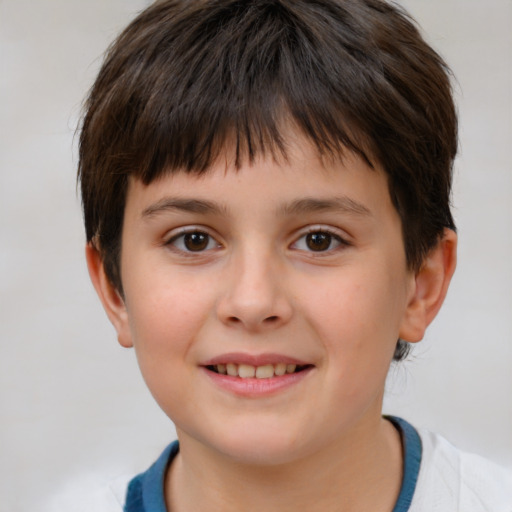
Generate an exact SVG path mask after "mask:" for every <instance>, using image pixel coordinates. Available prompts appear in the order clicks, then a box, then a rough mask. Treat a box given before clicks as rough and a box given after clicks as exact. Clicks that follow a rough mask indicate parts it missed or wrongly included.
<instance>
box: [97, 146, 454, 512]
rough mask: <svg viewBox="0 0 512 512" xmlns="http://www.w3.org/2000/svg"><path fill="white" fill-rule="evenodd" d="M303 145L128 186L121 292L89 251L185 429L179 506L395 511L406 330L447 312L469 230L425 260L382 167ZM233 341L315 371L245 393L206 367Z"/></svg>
mask: <svg viewBox="0 0 512 512" xmlns="http://www.w3.org/2000/svg"><path fill="white" fill-rule="evenodd" d="M289 139H290V144H289V146H290V151H289V155H288V159H287V160H286V161H284V160H283V161H275V160H273V159H271V158H263V157H262V158H260V159H258V160H257V161H256V162H255V163H254V164H253V165H252V166H251V165H244V166H242V168H241V169H240V170H238V171H235V170H234V169H233V168H232V165H231V164H230V163H229V162H226V161H219V162H217V164H215V165H214V166H213V167H212V168H211V169H210V170H209V172H208V173H206V174H205V175H203V176H201V177H198V176H195V175H190V174H188V175H187V174H185V173H183V172H176V173H174V174H172V175H171V174H170V175H167V176H164V177H163V178H161V179H159V180H157V181H155V182H153V183H151V184H150V185H148V186H144V185H143V184H142V183H140V182H138V181H134V180H132V181H131V183H130V186H129V190H128V195H127V202H126V210H125V219H124V227H123V233H122V256H121V275H122V281H123V289H124V296H123V297H121V296H120V295H119V293H118V292H117V291H116V290H115V289H114V288H113V287H112V285H111V284H110V283H109V281H108V279H107V278H106V276H105V273H104V271H103V266H102V262H101V257H100V256H99V254H98V252H97V251H96V250H95V249H94V248H93V247H92V246H88V248H87V258H88V264H89V270H90V274H91V278H92V280H93V283H94V284H95V287H96V289H97V291H98V293H99V296H100V298H101V300H102V302H103V304H104V306H105V309H106V311H107V314H108V316H109V318H110V320H111V321H112V323H113V324H114V326H115V328H116V330H117V333H118V339H119V342H120V343H121V345H123V346H125V347H131V346H133V347H135V350H136V354H137V358H138V361H139V365H140V368H141V371H142V374H143V376H144V378H145V380H146V383H147V385H148V387H149V389H150V390H151V392H152V394H153V396H154V397H155V399H156V400H157V402H158V403H159V405H160V406H161V408H162V409H163V410H164V411H165V413H166V414H167V415H168V416H169V417H170V418H171V419H172V420H173V421H174V423H175V425H176V429H177V432H178V437H179V440H180V454H179V455H178V457H177V459H176V461H175V463H173V465H172V467H171V469H170V470H169V472H168V475H167V479H166V499H167V505H168V508H169V510H172V511H174V512H176V511H185V510H187V511H191V510H206V509H208V510H210V511H212V510H213V511H216V510H219V511H224V512H226V511H230V510H241V509H243V510H247V511H252V510H254V511H256V510H258V511H259V510H261V509H262V508H263V507H264V508H265V510H270V511H272V510H279V511H280V512H283V511H287V510H294V511H296V510H313V511H316V510H319V511H320V510H322V511H323V512H325V511H330V510H332V511H334V510H336V511H338V512H339V511H351V510H374V511H380V510H382V511H390V510H392V508H393V505H394V503H395V500H396V498H397V495H398V492H399V488H400V483H401V477H402V461H401V458H402V453H401V445H400V440H399V436H398V434H397V432H396V431H395V430H394V428H393V427H392V426H391V425H390V423H388V422H387V421H386V420H384V419H382V417H381V409H382V399H383V390H384V383H385V379H386V374H387V372H388V369H389V365H390V362H391V359H392V356H393V351H394V347H395V344H396V340H397V339H398V337H401V338H403V339H405V340H407V341H411V342H416V341H419V340H421V338H422V337H423V334H424V331H425V329H426V327H427V325H428V324H429V323H430V322H431V320H432V319H433V318H434V316H435V315H436V313H437V311H438V310H439V308H440V306H441V304H442V302H443V299H444V296H445V294H446V291H447V287H448V283H449V281H450V278H451V275H452V274H453V270H454V268H455V247H456V237H455V234H454V233H453V232H451V231H449V230H446V231H445V233H444V236H443V237H442V239H441V240H440V242H439V244H438V246H437V247H436V248H435V249H434V250H433V251H432V252H431V253H430V255H429V256H428V257H427V259H426V260H425V262H424V265H423V267H422V269H421V270H420V271H419V272H417V273H413V272H411V271H410V270H409V269H408V267H407V265H406V259H405V252H404V244H403V240H402V230H401V221H400V218H399V216H398V214H397V212H396V210H395V209H394V207H393V205H392V203H391V200H390V196H389V192H388V186H387V180H386V176H385V173H384V172H383V171H382V170H381V169H379V168H378V167H377V169H371V168H369V167H368V166H367V164H366V163H365V162H363V161H362V160H361V159H360V158H359V157H357V156H355V155H353V154H350V153H347V155H346V156H345V158H344V159H343V161H340V160H336V161H325V160H324V161H322V160H320V159H319V157H318V155H317V153H316V152H315V150H314V149H313V148H312V147H311V146H310V145H309V144H308V143H307V142H306V141H304V140H302V139H300V137H295V138H294V137H293V136H290V138H289ZM184 232H185V233H188V236H186V235H184ZM190 233H195V236H196V239H197V237H198V236H199V237H200V241H201V243H199V244H195V245H194V243H191V240H192V239H191V237H190ZM201 233H202V234H201ZM311 233H314V234H315V235H314V236H316V238H317V240H320V242H321V243H320V245H314V244H313V243H312V239H311V236H309V237H308V234H311ZM201 237H202V238H201ZM192 242H193V240H192ZM191 248H192V249H193V250H191ZM319 248H320V250H318V249H319ZM233 353H236V354H242V355H241V356H240V357H241V358H242V357H246V356H247V357H251V356H261V355H262V354H272V355H273V356H272V357H274V358H276V357H277V358H279V357H282V358H296V359H298V360H300V361H301V362H304V363H307V364H308V365H309V367H308V368H309V370H308V371H307V372H305V374H304V375H303V376H301V378H299V379H298V380H297V382H296V383H294V384H292V385H290V386H288V387H285V388H284V389H282V390H278V391H276V392H271V393H266V394H265V393H263V394H260V395H257V396H247V395H242V396H241V395H240V394H237V393H234V392H232V391H230V390H226V389H224V388H222V387H221V386H219V385H218V383H217V382H216V381H215V377H214V378H213V379H212V375H211V373H209V372H208V370H206V369H205V363H206V362H207V361H209V360H211V359H212V358H218V357H221V358H222V357H223V355H225V354H233Z"/></svg>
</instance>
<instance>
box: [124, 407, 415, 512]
mask: <svg viewBox="0 0 512 512" xmlns="http://www.w3.org/2000/svg"><path fill="white" fill-rule="evenodd" d="M387 419H388V420H389V421H391V423H393V425H394V426H395V428H396V429H397V430H398V431H399V432H400V435H401V437H402V446H403V453H404V476H403V479H402V486H401V488H400V494H399V496H398V500H397V502H396V505H395V508H394V509H393V512H407V511H408V510H409V506H410V505H411V501H412V497H413V495H414V490H415V488H416V482H417V481H418V473H419V470H420V463H421V452H422V448H421V439H420V436H419V435H418V433H417V432H416V429H415V428H414V427H413V426H412V425H410V424H409V423H407V422H406V421H405V420H403V419H401V418H397V417H394V416H387ZM178 451H179V444H178V441H174V442H173V443H171V444H170V445H169V446H168V447H167V448H166V449H165V450H164V452H163V453H162V455H160V457H159V458H158V460H157V461H156V462H155V463H154V464H153V465H152V466H151V467H150V468H149V469H148V470H147V471H146V472H144V473H141V474H140V475H138V476H136V477H135V478H134V479H133V480H131V482H130V483H129V485H128V490H127V493H126V504H125V506H124V508H123V511H124V512H167V508H166V507H165V498H164V481H165V473H166V470H167V468H168V467H169V465H170V464H171V463H172V461H173V459H174V457H176V455H177V453H178Z"/></svg>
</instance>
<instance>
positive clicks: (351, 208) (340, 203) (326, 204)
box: [281, 196, 372, 216]
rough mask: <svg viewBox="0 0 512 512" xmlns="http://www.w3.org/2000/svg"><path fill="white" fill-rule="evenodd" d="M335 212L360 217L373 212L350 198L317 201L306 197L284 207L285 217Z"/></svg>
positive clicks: (282, 211) (282, 210)
mask: <svg viewBox="0 0 512 512" xmlns="http://www.w3.org/2000/svg"><path fill="white" fill-rule="evenodd" d="M327 211H334V212H340V213H346V214H351V215H358V216H371V215H372V212H371V211H370V210H369V209H368V208H367V207H366V206H364V205H363V204H361V203H359V202H357V201H354V200H353V199H351V198H350V197H346V196H343V197H332V198H329V199H316V198H313V197H306V198H304V199H298V200H296V201H293V202H291V203H290V204H287V205H285V206H283V208H282V209H281V213H282V214H283V215H301V214H305V213H315V212H327Z"/></svg>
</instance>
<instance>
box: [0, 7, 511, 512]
mask: <svg viewBox="0 0 512 512" xmlns="http://www.w3.org/2000/svg"><path fill="white" fill-rule="evenodd" d="M147 3H148V2H144V1H142V0H108V1H105V0H88V1H87V2H84V1H83V0H80V1H79V0H65V1H64V0H0V236H1V238H0V239H1V243H0V285H1V296H0V301H1V302H0V337H1V341H0V343H1V356H0V384H1V388H0V393H1V395H0V401H1V407H0V446H1V456H0V511H1V512H4V511H5V512H16V511H24V510H27V511H28V510H42V509H43V507H42V505H41V503H42V502H43V501H44V500H45V498H46V497H48V496H51V495H52V494H53V493H55V492H56V491H57V489H61V488H63V487H64V488H65V487H66V486H72V485H75V484H74V483H73V482H81V483H87V482H89V481H92V479H93V478H105V479H106V478H109V477H110V476H112V475H115V474H117V473H119V472H123V473H130V472H135V471H137V470H140V469H143V468H144V467H145V466H146V465H147V464H149V463H150V462H151V461H152V460H153V459H154V458H155V456H156V455H157V454H158V453H159V452H160V450H161V449H162V447H163V446H164V445H165V444H166V443H167V442H168V441H169V440H170V439H171V438H172V437H173V436H174V429H173V427H172V425H171V424H170V422H169V421H168V420H167V418H166V417H165V416H164V415H163V413H162V412H161V411H160V410H159V409H158V407H157V406H156V405H155V404H154V403H153V401H152V399H151V397H150V396H149V392H148V391H146V389H145V387H144V385H143V383H142V379H141V377H140V376H139V374H138V369H137V365H136V361H135V358H134V353H133V352H132V351H127V350H123V349H121V348H120V347H118V345H117V343H116V338H115V335H114V331H113V329H112V328H111V326H110V325H109V324H108V322H107V319H106V317H105V315H104V313H103V311H102V310H101V307H100V304H99V302H98V300H97V299H96V297H95V295H94V292H93V289H92V286H91V285H90V284H89V281H88V276H87V273H86V268H85V261H84V257H83V244H84V237H83V228H82V225H81V216H80V207H79V201H78V199H77V194H76V190H75V168H76V140H75V137H74V130H75V127H76V125H77V122H78V118H79V114H80V108H81V101H82V98H83V97H84V95H85V93H86V91H87V89H88V88H89V87H90V85H91V83H92V80H93V79H94V76H95V73H96V72H97V70H98V66H99V65H100V63H101V54H102V52H103V50H104V49H105V48H106V46H107V44H108V43H109V42H110V41H111V40H112V38H113V37H114V35H115V34H116V33H117V32H118V31H119V30H120V29H121V28H122V27H123V26H124V25H125V24H126V23H127V22H128V20H129V19H131V17H132V16H133V15H134V14H135V13H136V12H137V11H138V10H139V9H141V8H143V7H144V6H145V5H147ZM402 3H403V4H404V5H405V6H406V7H407V8H409V9H410V11H411V12H412V13H413V14H414V15H415V16H416V17H417V18H418V20H419V22H420V24H421V25H422V27H423V28H424V30H425V32H426V33H427V34H428V36H427V39H428V40H429V41H430V42H431V43H432V44H433V45H434V47H436V48H437V49H438V50H439V51H440V52H441V54H442V55H443V56H444V57H445V58H446V59H447V61H448V62H449V63H450V64H451V66H452V68H453V69H454V71H455V74H456V76H457V79H458V84H456V96H457V102H458V105H459V110H460V118H461V152H460V157H459V158H458V161H457V168H456V177H455V195H454V205H455V216H456V220H457V223H458V226H459V233H460V253H459V266H458V270H457V273H456V276H455V279H454V281H453V284H452V288H451V291H450V293H449V296H448V299H447V302H446V304H445V307H444V309H443V310H442V312H441V314H440V315H439V317H438V319H437V320H436V321H435V323H434V324H433V326H432V327H431V329H430V330H429V332H428V335H427V337H426V339H425V341H424V342H423V343H422V344H421V345H420V346H419V347H418V349H417V350H416V351H415V352H414V356H413V358H412V361H410V362H408V363H406V364H402V365H399V366H396V367H393V368H392V370H391V373H390V381H389V385H388V397H387V401H386V407H385V410H386V412H391V413H397V414H400V415H402V416H404V417H406V418H407V419H409V420H411V421H412V422H414V423H415V424H416V425H417V426H421V427H428V428H430V429H433V430H436V431H438V432H441V433H442V434H444V435H445V436H446V437H448V438H449V439H450V440H451V441H452V442H454V443H455V444H457V445H458V446H459V447H461V448H464V449H468V450H471V451H476V452H479V453H481V454H483V455H486V456H488V457H491V458H493V459H495V460H498V461H500V462H501V463H504V464H507V465H511V466H512V398H511V390H512V372H511V370H510V368H511V365H512V265H511V262H512V172H511V167H512V165H511V162H512V158H511V154H510V150H511V146H512V2H511V1H510V0H487V1H483V0H428V1H427V0H407V1H405V0H404V1H403V2H402ZM80 485H81V484H80Z"/></svg>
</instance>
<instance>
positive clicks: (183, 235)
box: [165, 228, 221, 254]
mask: <svg viewBox="0 0 512 512" xmlns="http://www.w3.org/2000/svg"><path fill="white" fill-rule="evenodd" d="M194 235H199V236H203V237H204V238H205V239H206V242H205V246H204V247H203V248H200V250H197V251H194V250H192V249H190V248H189V247H187V246H186V245H185V244H186V243H187V236H189V237H192V236H194ZM180 240H181V244H178V243H177V242H178V241H180ZM212 244H213V247H211V245H212ZM165 245H166V246H172V247H173V249H175V250H176V251H178V252H181V253H183V254H201V253H203V252H206V251H210V250H212V249H215V248H219V247H220V246H221V245H220V244H219V243H218V242H217V241H216V240H215V238H214V237H213V236H212V235H210V234H209V233H208V232H206V231H204V230H201V229H197V228H191V229H184V230H183V231H181V232H180V233H177V234H176V235H174V236H172V237H171V238H169V240H167V241H166V242H165ZM179 245H182V247H179Z"/></svg>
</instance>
